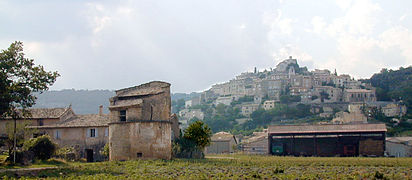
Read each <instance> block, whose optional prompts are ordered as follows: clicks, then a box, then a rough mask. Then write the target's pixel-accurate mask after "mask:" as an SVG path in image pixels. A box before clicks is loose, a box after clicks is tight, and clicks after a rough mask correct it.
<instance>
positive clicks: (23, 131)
mask: <svg viewBox="0 0 412 180" xmlns="http://www.w3.org/2000/svg"><path fill="white" fill-rule="evenodd" d="M28 125H31V123H30V121H22V122H20V121H19V122H18V123H17V124H16V145H17V147H21V146H23V143H24V140H25V138H27V137H29V136H31V135H32V134H33V133H36V132H37V130H36V129H27V128H26V126H28ZM6 134H7V139H5V140H4V144H5V145H6V147H7V149H8V153H9V155H11V154H12V151H13V147H14V146H13V144H14V123H13V122H7V123H6Z"/></svg>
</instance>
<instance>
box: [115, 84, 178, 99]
mask: <svg viewBox="0 0 412 180" xmlns="http://www.w3.org/2000/svg"><path fill="white" fill-rule="evenodd" d="M169 86H170V84H169V83H166V82H161V81H152V82H149V83H146V84H141V85H139V86H134V87H130V88H125V89H120V90H117V91H116V96H117V97H129V96H144V95H155V94H160V93H163V92H164V89H163V88H165V87H169Z"/></svg>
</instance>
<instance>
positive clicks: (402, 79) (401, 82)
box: [363, 66, 412, 112]
mask: <svg viewBox="0 0 412 180" xmlns="http://www.w3.org/2000/svg"><path fill="white" fill-rule="evenodd" d="M363 82H367V83H371V85H372V86H373V87H376V96H377V99H378V101H390V100H403V102H404V103H405V104H406V105H407V107H408V111H409V112H412V66H409V67H407V68H403V67H400V68H399V70H387V69H382V70H381V71H380V73H377V74H374V75H373V76H372V77H371V78H370V79H366V80H363Z"/></svg>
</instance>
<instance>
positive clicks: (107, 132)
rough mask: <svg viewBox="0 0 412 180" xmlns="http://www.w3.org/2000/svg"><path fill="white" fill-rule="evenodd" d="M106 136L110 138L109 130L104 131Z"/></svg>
mask: <svg viewBox="0 0 412 180" xmlns="http://www.w3.org/2000/svg"><path fill="white" fill-rule="evenodd" d="M104 136H109V128H106V129H104Z"/></svg>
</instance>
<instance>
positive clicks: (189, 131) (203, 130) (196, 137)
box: [183, 121, 212, 150]
mask: <svg viewBox="0 0 412 180" xmlns="http://www.w3.org/2000/svg"><path fill="white" fill-rule="evenodd" d="M211 136H212V131H211V130H210V128H209V127H208V126H207V125H206V124H204V123H203V122H202V121H195V122H194V123H192V124H190V125H189V127H187V128H186V129H185V131H184V135H183V138H185V139H187V140H191V141H193V142H194V143H195V144H196V146H197V147H198V148H199V149H201V150H203V149H204V148H205V147H206V146H207V145H209V144H210V141H211V140H210V137H211Z"/></svg>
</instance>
